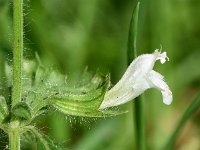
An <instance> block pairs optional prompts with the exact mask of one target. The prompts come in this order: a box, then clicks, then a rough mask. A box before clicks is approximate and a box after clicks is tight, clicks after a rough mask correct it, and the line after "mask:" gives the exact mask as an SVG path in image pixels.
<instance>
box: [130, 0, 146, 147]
mask: <svg viewBox="0 0 200 150" xmlns="http://www.w3.org/2000/svg"><path fill="white" fill-rule="evenodd" d="M139 6H140V2H138V3H137V6H136V8H135V9H134V11H133V14H132V18H131V23H130V28H129V35H128V49H127V63H128V65H129V64H130V63H131V62H132V61H133V59H134V58H136V57H137V30H138V15H139ZM134 104H135V105H134V107H135V131H136V140H137V141H136V149H137V150H144V149H145V127H144V108H143V107H144V106H143V105H144V104H143V100H142V98H141V96H140V97H137V98H136V100H135V102H134Z"/></svg>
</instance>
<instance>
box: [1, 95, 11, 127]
mask: <svg viewBox="0 0 200 150" xmlns="http://www.w3.org/2000/svg"><path fill="white" fill-rule="evenodd" d="M8 114H9V111H8V107H7V104H6V100H5V98H4V97H2V96H0V124H1V123H2V121H3V120H4V119H5V118H6V117H7V116H8Z"/></svg>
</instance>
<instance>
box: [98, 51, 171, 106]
mask: <svg viewBox="0 0 200 150" xmlns="http://www.w3.org/2000/svg"><path fill="white" fill-rule="evenodd" d="M157 60H160V62H161V63H162V64H163V63H165V61H166V60H168V61H169V58H168V57H167V54H166V52H163V53H161V52H160V51H158V50H155V52H154V53H152V54H143V55H140V56H138V57H137V58H136V59H135V60H134V61H133V62H132V63H131V64H130V66H129V67H128V69H127V70H126V72H125V74H124V75H123V77H122V78H121V79H120V80H119V82H118V83H117V84H116V85H115V86H114V87H113V88H111V89H110V90H109V91H107V92H106V94H105V97H104V100H103V102H102V104H101V105H100V109H105V108H108V107H113V106H118V105H121V104H124V103H126V102H128V101H130V100H133V99H134V98H136V97H137V96H139V95H140V94H142V93H143V92H144V91H145V90H147V89H149V88H156V89H158V90H160V91H161V93H162V97H163V102H164V103H165V104H167V105H169V104H171V102H172V92H171V91H170V89H169V87H168V85H167V84H166V82H165V81H164V77H163V76H162V75H161V74H160V73H158V72H156V71H154V70H153V67H154V64H155V62H156V61H157Z"/></svg>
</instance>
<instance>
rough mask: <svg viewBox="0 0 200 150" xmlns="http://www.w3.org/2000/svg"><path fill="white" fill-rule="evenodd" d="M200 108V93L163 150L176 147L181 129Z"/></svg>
mask: <svg viewBox="0 0 200 150" xmlns="http://www.w3.org/2000/svg"><path fill="white" fill-rule="evenodd" d="M199 108H200V94H199V95H198V96H197V97H196V99H194V101H193V102H192V103H191V105H190V106H189V107H188V108H187V110H186V111H185V113H184V114H183V116H182V118H181V119H180V121H179V123H178V125H177V127H176V128H175V130H174V132H173V133H172V135H171V136H170V138H169V140H168V141H167V142H166V145H165V147H164V148H163V150H171V149H173V147H174V143H175V142H176V139H177V137H178V135H179V133H180V131H181V129H182V128H183V127H184V125H185V123H186V122H187V121H188V120H189V119H190V118H191V116H192V115H193V114H194V113H195V112H196V111H197V110H198V109H199Z"/></svg>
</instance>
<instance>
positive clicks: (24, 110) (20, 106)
mask: <svg viewBox="0 0 200 150" xmlns="http://www.w3.org/2000/svg"><path fill="white" fill-rule="evenodd" d="M11 113H12V115H14V117H16V118H17V119H19V120H20V119H22V120H30V119H31V109H30V107H29V106H28V104H27V103H25V102H19V103H17V104H16V105H15V106H14V107H13V108H12V110H11Z"/></svg>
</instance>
